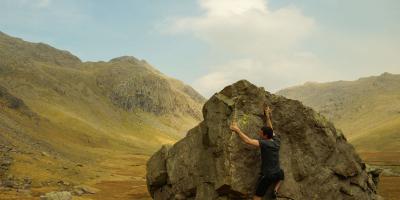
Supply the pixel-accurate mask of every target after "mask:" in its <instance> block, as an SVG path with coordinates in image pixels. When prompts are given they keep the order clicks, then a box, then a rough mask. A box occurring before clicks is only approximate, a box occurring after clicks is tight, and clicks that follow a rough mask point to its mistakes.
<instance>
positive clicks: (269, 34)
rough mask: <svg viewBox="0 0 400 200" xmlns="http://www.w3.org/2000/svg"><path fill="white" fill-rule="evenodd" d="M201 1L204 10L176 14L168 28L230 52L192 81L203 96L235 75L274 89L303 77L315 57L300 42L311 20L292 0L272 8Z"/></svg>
mask: <svg viewBox="0 0 400 200" xmlns="http://www.w3.org/2000/svg"><path fill="white" fill-rule="evenodd" d="M199 5H200V6H201V8H202V10H203V11H204V13H203V15H201V16H197V17H182V18H177V19H174V20H173V21H172V22H170V24H169V26H168V27H169V28H168V30H167V31H169V32H170V33H174V34H177V33H189V34H192V35H193V36H195V37H196V38H198V39H200V40H202V41H204V42H206V43H207V44H208V45H209V46H210V47H211V49H212V51H213V52H215V53H216V54H220V55H230V56H229V57H230V60H226V61H225V62H223V63H221V64H218V65H215V66H213V67H212V68H210V70H209V73H208V74H206V75H204V76H202V77H200V78H199V79H198V80H196V81H195V82H194V84H193V86H194V87H195V88H196V89H197V90H199V91H200V92H201V93H202V94H204V95H205V96H208V95H210V94H212V93H213V92H216V91H218V90H220V89H222V87H223V86H225V85H227V84H230V83H232V82H234V81H237V80H239V79H248V80H250V81H252V82H255V83H257V84H259V85H261V86H266V87H267V88H268V89H276V88H277V87H279V86H282V84H289V83H292V84H293V83H295V82H294V81H302V80H306V77H309V76H307V75H306V74H305V73H306V72H308V71H310V69H311V68H312V69H314V68H316V65H317V64H316V63H319V60H318V58H317V57H316V56H315V55H314V54H312V53H311V52H308V51H305V50H303V49H301V48H300V44H301V43H302V42H303V41H304V40H305V39H307V37H309V36H310V35H311V34H312V32H313V30H314V29H315V26H316V25H315V22H314V20H313V19H312V18H310V17H307V16H305V15H303V14H302V12H301V11H300V10H299V9H298V8H296V7H294V6H289V7H283V8H279V9H277V10H271V9H270V8H269V7H268V5H267V2H266V1H264V0H200V1H199ZM298 73H300V74H305V75H304V76H299V74H298ZM278 77H280V78H278ZM299 77H300V79H301V80H299Z"/></svg>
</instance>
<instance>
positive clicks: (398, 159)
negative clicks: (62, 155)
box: [0, 152, 400, 200]
mask: <svg viewBox="0 0 400 200" xmlns="http://www.w3.org/2000/svg"><path fill="white" fill-rule="evenodd" d="M360 155H361V157H362V158H363V159H364V160H366V162H367V163H369V164H371V165H374V166H378V167H382V168H384V169H385V171H384V173H383V174H382V176H381V179H380V184H379V188H378V191H379V194H380V195H381V196H383V197H384V198H385V200H395V199H397V198H398V197H399V196H400V190H399V188H398V185H400V176H399V175H400V152H392V153H377V152H361V153H360ZM148 158H149V157H148V156H147V155H137V154H125V155H119V156H113V157H110V158H109V159H107V160H104V161H103V162H100V163H98V165H97V167H96V168H93V170H96V171H97V172H99V173H100V174H102V175H100V176H98V177H97V178H96V179H93V180H90V181H89V182H86V183H84V184H85V185H88V186H90V187H93V188H97V189H99V191H98V192H97V193H95V194H85V195H82V196H74V198H73V199H74V200H75V199H76V200H97V199H99V200H100V199H101V200H113V199H120V200H131V199H138V200H148V199H151V198H150V196H149V194H148V191H147V188H146V179H145V176H146V161H147V159H148ZM55 190H57V187H41V188H31V190H26V191H24V190H20V191H17V190H15V189H13V190H10V189H4V188H3V189H0V199H4V200H5V199H9V200H34V199H38V197H39V196H40V195H43V194H45V193H47V192H51V191H55Z"/></svg>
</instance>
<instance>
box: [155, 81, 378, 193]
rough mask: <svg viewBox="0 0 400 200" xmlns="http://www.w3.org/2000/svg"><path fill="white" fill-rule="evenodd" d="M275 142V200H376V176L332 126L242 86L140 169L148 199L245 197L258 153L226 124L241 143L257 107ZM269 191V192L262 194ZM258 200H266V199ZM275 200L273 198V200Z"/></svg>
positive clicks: (292, 103)
mask: <svg viewBox="0 0 400 200" xmlns="http://www.w3.org/2000/svg"><path fill="white" fill-rule="evenodd" d="M266 104H267V105H269V106H270V107H271V108H272V109H273V113H272V123H273V126H274V130H275V131H276V134H277V137H279V138H280V140H281V149H280V164H281V168H282V169H283V170H284V171H285V180H284V181H283V182H282V186H281V188H280V190H279V195H278V198H277V199H296V200H309V199H326V200H329V199H332V200H336V199H379V197H378V195H377V194H376V193H377V184H378V176H379V173H375V172H376V171H374V172H373V173H371V171H369V168H368V167H366V165H365V163H364V162H363V161H362V160H361V159H360V157H359V156H358V154H357V153H356V152H355V150H354V148H353V146H352V145H350V144H349V143H348V142H347V141H346V139H345V137H344V136H343V134H342V133H341V132H340V131H338V130H336V128H335V127H334V125H333V124H332V123H331V122H329V121H328V120H326V119H325V118H324V117H323V116H322V115H319V114H318V113H316V112H315V111H314V110H312V109H311V108H309V107H306V106H303V104H302V103H300V102H299V101H296V100H290V99H286V98H284V97H282V96H278V95H274V94H270V93H269V92H266V91H264V89H263V88H259V87H257V86H255V85H253V84H251V83H250V82H248V81H245V80H242V81H239V82H237V83H235V84H232V85H229V86H227V87H226V88H224V89H223V90H222V91H221V92H219V93H217V94H215V95H214V96H212V97H211V98H210V99H209V100H208V101H207V102H206V103H205V105H204V109H203V114H204V120H203V121H202V122H201V123H200V124H199V125H197V126H196V127H194V128H193V129H191V130H190V131H189V132H188V134H187V135H186V137H185V138H183V139H182V140H180V141H178V142H177V143H175V144H174V145H173V146H163V147H162V148H161V149H160V150H159V151H158V152H156V153H155V154H154V155H153V156H152V157H151V158H150V159H149V161H148V163H147V184H148V188H149V191H150V193H151V195H152V197H153V198H154V199H227V200H231V199H251V198H252V196H253V194H254V188H255V185H256V182H257V179H258V176H259V170H260V165H261V160H260V150H259V149H258V148H253V147H251V146H249V145H247V144H245V143H244V142H243V141H242V140H241V139H240V137H239V136H238V135H237V134H236V133H232V131H231V130H230V129H229V124H230V123H231V122H232V120H236V121H237V122H238V125H239V127H240V128H241V130H242V131H243V132H245V133H246V134H248V136H249V137H251V138H255V139H261V138H260V137H259V136H258V134H257V131H258V130H259V129H260V128H261V127H262V126H263V124H265V118H264V116H263V108H264V105H266ZM269 192H272V190H269ZM263 199H272V198H271V195H270V193H267V195H266V196H265V198H263ZM274 199H275V198H274Z"/></svg>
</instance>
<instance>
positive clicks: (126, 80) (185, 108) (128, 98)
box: [96, 56, 205, 120]
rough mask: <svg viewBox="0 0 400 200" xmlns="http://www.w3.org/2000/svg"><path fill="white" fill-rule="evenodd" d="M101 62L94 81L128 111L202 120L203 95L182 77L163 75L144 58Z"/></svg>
mask: <svg viewBox="0 0 400 200" xmlns="http://www.w3.org/2000/svg"><path fill="white" fill-rule="evenodd" d="M104 65H105V67H102V66H100V67H99V68H98V69H97V72H96V83H97V86H98V87H100V88H101V89H102V90H103V91H105V93H107V96H109V99H110V100H111V102H112V103H113V104H114V105H115V106H117V107H120V108H122V109H124V110H126V111H129V112H132V111H136V110H141V111H144V112H149V113H153V114H156V115H166V114H171V113H173V114H174V115H182V116H189V117H192V118H195V119H196V120H201V106H202V105H203V103H204V102H205V99H204V97H202V96H201V95H200V94H199V93H197V92H196V91H195V90H194V89H192V88H191V87H190V86H188V85H186V84H184V83H182V82H181V81H178V80H176V79H172V78H169V77H167V76H165V75H163V74H162V73H161V72H159V71H158V70H156V69H155V68H153V67H152V66H151V65H149V64H148V63H147V62H146V61H140V60H138V59H136V58H134V57H127V56H124V57H120V58H115V59H112V60H111V61H110V62H108V63H104Z"/></svg>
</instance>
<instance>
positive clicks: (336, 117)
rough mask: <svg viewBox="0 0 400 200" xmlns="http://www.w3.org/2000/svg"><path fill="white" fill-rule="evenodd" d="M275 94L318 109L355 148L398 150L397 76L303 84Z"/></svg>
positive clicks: (399, 85)
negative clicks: (342, 132)
mask: <svg viewBox="0 0 400 200" xmlns="http://www.w3.org/2000/svg"><path fill="white" fill-rule="evenodd" d="M278 94H280V95H283V96H286V97H288V98H292V99H297V100H300V101H302V102H303V103H304V104H305V105H308V106H310V107H312V108H314V109H316V110H318V111H320V112H321V113H322V114H324V115H325V116H327V117H328V118H329V119H330V120H332V121H333V122H334V123H335V125H336V126H337V127H339V128H340V129H342V130H343V131H344V134H345V135H346V136H347V138H348V139H349V140H350V142H352V143H353V144H354V145H355V146H356V148H357V149H358V150H363V151H364V150H365V151H400V140H399V139H400V75H395V74H389V73H384V74H382V75H380V76H373V77H367V78H361V79H359V80H356V81H337V82H331V83H306V84H304V85H302V86H296V87H292V88H288V89H284V90H282V91H279V92H278Z"/></svg>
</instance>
